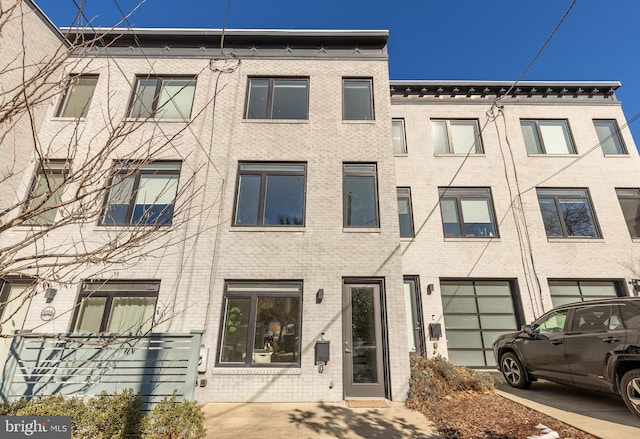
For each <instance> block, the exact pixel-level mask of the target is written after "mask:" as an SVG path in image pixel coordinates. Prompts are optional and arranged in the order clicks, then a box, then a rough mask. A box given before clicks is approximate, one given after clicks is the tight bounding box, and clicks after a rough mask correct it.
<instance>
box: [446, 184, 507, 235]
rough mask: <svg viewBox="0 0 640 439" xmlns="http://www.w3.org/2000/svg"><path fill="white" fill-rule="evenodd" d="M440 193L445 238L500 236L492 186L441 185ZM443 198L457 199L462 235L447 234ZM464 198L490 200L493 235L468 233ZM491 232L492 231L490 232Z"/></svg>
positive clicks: (489, 212) (457, 211)
mask: <svg viewBox="0 0 640 439" xmlns="http://www.w3.org/2000/svg"><path fill="white" fill-rule="evenodd" d="M438 195H439V204H440V217H441V220H442V233H443V235H444V237H445V238H453V239H478V238H481V239H482V238H484V239H486V238H490V239H495V238H500V231H499V229H498V221H497V217H496V212H495V206H494V204H493V194H492V193H491V188H490V187H440V188H438ZM443 199H455V202H456V213H457V216H458V225H459V228H460V236H447V231H446V229H445V221H444V219H445V218H444V211H443V210H442V200H443ZM463 199H486V200H488V202H489V211H488V214H489V216H490V219H491V224H492V225H493V236H491V235H490V234H489V235H477V236H476V235H475V234H473V235H472V234H470V233H467V232H469V231H467V230H466V227H465V220H464V212H463V208H462V200H463ZM489 233H491V232H489Z"/></svg>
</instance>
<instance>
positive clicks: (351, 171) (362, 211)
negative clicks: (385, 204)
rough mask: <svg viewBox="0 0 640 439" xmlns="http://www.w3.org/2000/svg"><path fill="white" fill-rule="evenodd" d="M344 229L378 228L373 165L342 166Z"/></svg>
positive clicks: (354, 164)
mask: <svg viewBox="0 0 640 439" xmlns="http://www.w3.org/2000/svg"><path fill="white" fill-rule="evenodd" d="M343 178H344V200H343V206H344V207H343V215H344V226H345V227H378V226H379V222H378V182H377V178H378V177H377V167H376V165H375V164H373V163H348V164H347V163H345V164H344V165H343Z"/></svg>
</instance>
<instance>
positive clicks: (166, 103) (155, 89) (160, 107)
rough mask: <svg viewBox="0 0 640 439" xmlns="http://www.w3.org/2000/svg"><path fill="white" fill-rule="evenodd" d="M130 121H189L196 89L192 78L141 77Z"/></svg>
mask: <svg viewBox="0 0 640 439" xmlns="http://www.w3.org/2000/svg"><path fill="white" fill-rule="evenodd" d="M135 87H136V88H135V93H134V95H133V99H132V100H131V106H130V110H129V117H133V118H147V117H152V118H156V119H189V118H190V117H191V106H192V105H193V96H194V93H195V89H196V80H195V78H193V77H169V76H158V77H149V76H145V77H138V78H136V86H135Z"/></svg>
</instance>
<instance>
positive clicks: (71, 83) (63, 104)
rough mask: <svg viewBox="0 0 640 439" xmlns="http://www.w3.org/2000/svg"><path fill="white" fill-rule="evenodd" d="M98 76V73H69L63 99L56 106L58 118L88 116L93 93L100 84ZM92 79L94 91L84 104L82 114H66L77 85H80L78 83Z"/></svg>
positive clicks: (81, 117)
mask: <svg viewBox="0 0 640 439" xmlns="http://www.w3.org/2000/svg"><path fill="white" fill-rule="evenodd" d="M98 77H99V75H96V74H82V73H80V74H71V75H69V77H68V78H67V83H66V88H65V90H64V94H63V96H62V99H61V100H60V103H59V104H58V107H57V108H56V112H55V113H54V114H55V117H58V118H64V119H84V118H86V117H87V114H88V112H89V107H90V106H91V101H92V100H93V94H94V93H95V91H96V86H97V84H98ZM85 79H86V80H92V81H94V82H93V84H92V85H93V91H92V92H91V96H89V99H88V100H87V103H86V104H85V105H84V107H82V108H81V109H80V110H81V114H79V115H78V114H74V115H70V116H68V115H67V116H65V115H64V113H65V112H66V110H67V106H68V105H69V102H70V100H71V99H72V98H73V96H74V94H75V86H76V85H78V83H79V82H80V81H82V80H85Z"/></svg>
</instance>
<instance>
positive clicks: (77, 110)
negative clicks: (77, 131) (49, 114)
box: [56, 75, 98, 119]
mask: <svg viewBox="0 0 640 439" xmlns="http://www.w3.org/2000/svg"><path fill="white" fill-rule="evenodd" d="M97 82H98V76H97V75H72V76H71V77H70V78H69V84H68V87H67V89H66V90H65V92H64V97H63V98H62V101H61V102H60V105H59V106H58V110H57V111H56V117H73V118H76V119H80V118H83V117H85V116H86V115H87V112H88V111H89V105H90V104H91V98H92V97H93V91H94V90H95V88H96V84H97Z"/></svg>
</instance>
